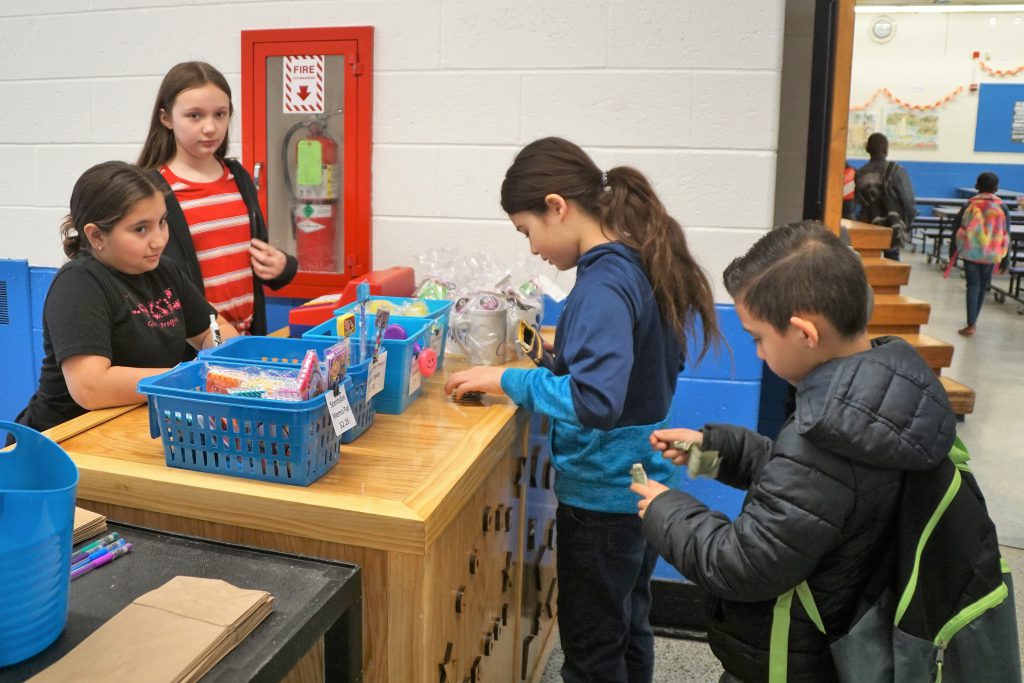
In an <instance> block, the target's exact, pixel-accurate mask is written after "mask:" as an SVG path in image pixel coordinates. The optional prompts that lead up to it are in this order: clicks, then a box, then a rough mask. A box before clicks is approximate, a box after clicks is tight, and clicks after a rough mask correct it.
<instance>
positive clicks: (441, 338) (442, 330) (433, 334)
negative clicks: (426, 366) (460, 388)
mask: <svg viewBox="0 0 1024 683" xmlns="http://www.w3.org/2000/svg"><path fill="white" fill-rule="evenodd" d="M380 299H383V300H384V301H390V302H391V303H393V304H395V305H396V306H404V305H405V304H408V303H410V302H412V301H422V302H423V303H425V304H426V305H427V310H428V311H430V313H429V314H428V315H426V316H424V317H416V316H408V315H392V316H391V318H390V321H391V322H393V323H396V324H400V323H401V322H402V321H403V320H405V321H416V320H425V319H430V320H433V321H434V322H435V326H434V328H433V329H431V330H430V348H432V349H433V350H434V353H436V354H437V369H438V370H440V369H442V368H443V367H444V354H445V350H446V349H447V347H448V319H449V317H451V310H452V302H451V301H446V300H444V299H415V298H410V297H404V296H372V297H370V301H377V300H380ZM346 313H355V314H356V315H358V314H359V303H358V302H354V303H350V304H345V305H344V306H342V307H341V308H338V309H335V311H334V315H335V316H338V317H340V316H342V315H344V314H346ZM367 318H369V321H368V324H370V325H372V324H373V322H372V321H373V316H371V315H369V314H368V315H367ZM303 336H305V334H303Z"/></svg>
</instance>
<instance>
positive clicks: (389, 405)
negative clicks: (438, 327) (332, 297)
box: [302, 318, 433, 415]
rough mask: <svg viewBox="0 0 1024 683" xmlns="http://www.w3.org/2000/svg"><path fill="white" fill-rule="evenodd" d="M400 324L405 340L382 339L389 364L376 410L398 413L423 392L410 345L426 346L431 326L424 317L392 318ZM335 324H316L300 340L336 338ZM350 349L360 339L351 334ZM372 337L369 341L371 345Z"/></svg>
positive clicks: (418, 369)
mask: <svg viewBox="0 0 1024 683" xmlns="http://www.w3.org/2000/svg"><path fill="white" fill-rule="evenodd" d="M392 320H395V321H396V322H395V324H396V325H401V326H402V329H404V330H405V332H406V334H407V335H408V336H407V338H406V339H384V340H383V341H382V342H381V346H382V350H384V351H387V353H388V364H387V368H386V370H385V372H384V389H383V390H381V392H380V393H378V394H377V395H376V396H375V397H374V398H375V399H376V404H375V408H376V409H377V412H378V413H385V414H387V415H401V414H402V411H404V410H405V409H406V408H407V407H408V406H409V404H410V403H412V402H413V401H414V400H416V399H417V398H418V397H419V395H420V394H421V393H422V392H423V377H422V375H421V374H420V367H419V363H418V362H417V360H416V354H415V351H414V349H413V347H414V346H415V345H416V344H419V345H420V346H421V347H424V346H426V342H427V338H428V335H429V333H430V330H431V327H432V325H433V323H432V321H431V320H429V319H427V318H392ZM337 333H338V328H337V323H336V322H335V320H334V319H331V320H328V321H327V322H325V323H321V324H320V325H317V326H316V327H314V328H313V329H311V330H309V331H308V332H306V333H305V334H304V335H303V336H302V338H303V339H319V340H327V341H330V340H335V341H336V340H337V338H338V337H337ZM351 341H352V348H353V349H355V348H356V347H357V346H359V342H360V338H359V336H358V335H352V337H351ZM373 343H374V339H373V338H371V339H370V340H369V344H373ZM355 353H358V352H355Z"/></svg>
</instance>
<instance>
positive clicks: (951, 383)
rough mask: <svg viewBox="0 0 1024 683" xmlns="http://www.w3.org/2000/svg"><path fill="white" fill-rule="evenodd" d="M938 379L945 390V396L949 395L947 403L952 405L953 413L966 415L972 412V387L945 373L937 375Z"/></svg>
mask: <svg viewBox="0 0 1024 683" xmlns="http://www.w3.org/2000/svg"><path fill="white" fill-rule="evenodd" d="M939 381H940V382H942V386H943V388H945V390H946V396H948V397H949V403H950V404H951V405H952V406H953V412H954V413H956V414H957V415H967V414H968V413H973V412H974V389H971V388H970V387H968V386H965V385H963V384H960V382H957V381H956V380H955V379H950V378H949V377H946V376H945V375H943V376H942V377H939Z"/></svg>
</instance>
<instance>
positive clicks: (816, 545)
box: [632, 221, 956, 683]
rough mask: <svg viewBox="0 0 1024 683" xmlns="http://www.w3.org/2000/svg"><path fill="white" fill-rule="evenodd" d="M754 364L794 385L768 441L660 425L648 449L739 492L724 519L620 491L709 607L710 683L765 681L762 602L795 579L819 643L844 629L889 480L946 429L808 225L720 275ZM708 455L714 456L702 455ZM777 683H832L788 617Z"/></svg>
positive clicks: (777, 234) (812, 640)
mask: <svg viewBox="0 0 1024 683" xmlns="http://www.w3.org/2000/svg"><path fill="white" fill-rule="evenodd" d="M724 279H725V286H726V289H727V290H728V291H729V293H730V294H731V295H732V296H733V298H734V300H735V302H736V311H737V313H738V315H739V318H740V320H741V322H742V323H743V327H744V329H745V330H746V331H747V332H749V333H750V334H751V335H752V336H753V337H754V340H755V342H756V344H757V350H758V356H759V357H760V358H762V359H763V360H764V361H765V362H766V363H767V364H768V367H770V368H771V369H772V370H773V371H774V372H775V373H776V374H777V375H779V376H780V377H782V378H783V379H785V380H787V381H788V382H790V383H791V384H793V385H794V386H795V387H796V391H797V394H796V410H795V412H794V414H793V416H792V417H791V418H790V419H789V420H787V422H786V423H785V424H784V425H783V427H782V430H781V432H780V433H779V436H778V438H777V439H776V440H775V441H774V442H773V441H772V440H771V439H768V438H765V437H764V436H761V435H760V434H757V433H755V432H752V431H750V430H747V429H744V428H741V427H736V426H732V425H705V426H704V429H703V432H698V431H694V430H691V429H667V430H660V431H656V432H654V433H653V434H652V435H651V443H652V445H654V447H655V448H656V449H659V450H663V451H664V456H665V457H666V458H671V459H673V461H674V462H676V463H677V464H683V463H686V462H687V461H688V458H689V456H688V453H687V452H684V451H682V450H679V449H677V448H676V446H677V444H676V442H677V441H690V442H693V443H696V444H699V445H700V447H701V449H702V450H703V456H702V458H701V459H702V463H701V469H702V470H703V471H704V472H706V473H708V474H711V475H712V476H715V475H717V478H718V480H719V481H721V482H723V483H725V484H728V485H730V486H734V487H737V488H741V489H746V490H747V495H746V498H745V499H744V501H743V508H742V510H741V512H740V514H739V516H738V517H737V518H736V519H735V520H733V521H730V520H729V519H728V518H727V517H726V516H725V515H723V514H722V513H720V512H716V511H714V510H710V509H708V508H707V507H706V506H705V505H704V504H703V503H701V502H700V501H699V500H697V499H696V498H694V497H693V496H691V495H689V494H687V493H684V492H682V491H677V490H669V489H667V488H666V487H665V486H663V485H661V484H659V483H657V482H653V481H652V482H650V483H649V484H648V485H647V486H643V485H640V484H634V485H633V487H632V488H633V490H634V492H636V493H637V494H639V495H640V496H642V499H641V500H640V501H639V503H638V507H639V509H640V515H641V516H642V517H644V532H645V533H646V535H647V539H648V540H649V541H650V543H651V544H652V545H653V546H654V547H655V548H656V549H657V550H658V552H660V553H661V554H662V555H663V556H664V557H665V558H666V559H668V560H669V561H670V562H671V563H672V564H673V565H675V567H676V568H678V569H679V571H680V572H682V573H683V574H684V575H685V576H686V577H687V578H689V579H691V580H693V581H694V582H696V583H697V584H699V585H700V586H701V587H703V588H704V589H706V590H707V591H708V592H709V593H710V594H711V595H712V597H713V601H712V605H711V611H710V614H709V616H708V642H709V643H710V645H711V648H712V650H713V651H714V653H715V655H716V656H717V657H718V658H719V659H720V660H721V661H722V665H723V666H724V668H725V670H726V673H725V674H724V675H723V677H722V680H724V681H736V680H740V681H744V682H745V683H754V682H756V681H766V680H768V654H769V634H770V631H771V624H772V608H773V607H774V604H775V598H776V597H777V596H779V595H780V594H782V593H784V592H786V591H788V590H789V589H791V588H793V587H794V586H796V585H797V584H799V583H800V582H801V581H803V580H805V579H806V580H807V583H808V585H809V586H810V588H811V591H812V594H813V596H814V599H815V601H816V603H817V605H818V609H819V611H820V612H821V616H822V619H823V620H824V623H825V627H826V631H827V632H828V633H844V632H845V631H846V630H847V628H848V627H849V625H850V621H851V619H852V618H853V616H854V614H853V612H854V609H855V608H856V606H857V601H858V597H859V594H860V593H861V591H862V589H863V588H864V584H865V582H866V580H867V578H868V577H869V576H870V575H871V573H872V571H873V569H874V568H875V566H876V564H877V562H879V561H880V555H881V553H882V551H883V549H884V546H885V541H886V540H887V537H888V534H889V532H890V529H891V525H892V522H893V518H894V514H895V506H896V503H897V500H898V496H899V491H900V485H901V479H902V473H903V472H905V471H913V470H927V469H930V468H932V467H934V466H936V465H937V464H938V463H939V462H941V461H942V460H943V459H944V458H946V457H947V454H948V452H949V449H950V446H951V445H952V444H953V439H954V437H955V434H956V418H955V416H954V414H953V411H952V409H951V408H950V405H949V401H948V399H947V398H946V393H945V391H944V389H943V387H942V385H941V384H940V383H939V381H938V378H937V377H936V376H935V373H934V372H933V371H932V370H931V368H929V367H928V365H927V364H926V363H925V362H924V361H923V360H922V358H921V357H920V356H919V355H918V354H917V352H916V351H915V350H914V349H913V348H912V347H911V346H910V345H908V344H907V343H906V342H904V341H903V340H901V339H899V338H895V337H882V338H879V339H875V340H871V339H870V338H869V337H868V333H867V321H868V313H867V301H868V283H867V278H866V276H865V274H864V269H863V267H862V265H861V262H860V259H859V258H858V257H857V255H856V254H855V253H854V252H852V251H851V250H850V249H849V248H847V247H845V246H843V245H842V243H841V242H840V241H839V239H838V238H837V237H835V236H834V235H833V234H832V233H830V232H828V231H827V230H825V229H824V227H823V226H822V225H821V224H820V223H818V222H815V221H805V222H803V223H797V224H794V225H788V226H783V227H781V228H776V229H775V230H772V231H771V232H769V233H768V234H766V235H765V236H764V237H762V238H761V239H760V240H758V241H757V243H755V244H754V246H753V247H751V249H750V250H749V251H748V252H747V253H746V255H744V256H742V257H740V258H737V259H736V260H734V261H733V262H732V263H731V264H730V265H729V267H728V268H726V270H725V274H724ZM715 452H717V454H718V459H717V461H716V459H715ZM788 661H789V679H788V680H789V681H813V682H815V683H820V682H822V681H832V680H836V674H835V669H834V666H833V663H832V658H831V655H830V654H829V649H828V641H827V640H826V638H825V637H824V636H823V635H822V634H821V633H819V631H818V630H817V628H816V627H815V626H814V625H813V624H812V622H811V621H810V619H808V618H807V616H806V614H805V613H804V612H803V610H802V609H800V608H795V609H794V610H793V622H792V626H791V629H790V636H789V657H788Z"/></svg>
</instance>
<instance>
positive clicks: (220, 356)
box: [199, 337, 377, 444]
mask: <svg viewBox="0 0 1024 683" xmlns="http://www.w3.org/2000/svg"><path fill="white" fill-rule="evenodd" d="M337 341H338V339H337V338H335V339H289V338H286V337H232V338H231V339H229V340H227V341H226V342H224V344H223V345H221V346H215V347H213V348H210V349H203V350H202V351H200V352H199V357H200V358H202V359H203V360H206V361H209V362H215V361H216V362H219V361H221V360H228V361H236V362H239V363H250V364H254V365H268V366H271V367H288V368H295V367H298V366H299V365H301V364H302V359H303V358H305V356H306V351H308V350H309V349H313V350H314V351H316V355H317V357H318V358H319V359H320V362H323V360H324V351H326V350H327V348H328V347H330V346H332V345H333V344H336V343H337ZM351 354H352V355H351V357H350V358H349V366H348V377H349V378H350V379H351V380H352V381H351V385H348V384H346V385H345V394H346V395H347V396H348V403H349V405H350V406H351V407H352V416H353V417H354V418H355V420H356V426H355V427H353V428H352V429H350V430H348V431H347V432H345V433H344V434H342V435H341V443H343V444H346V443H352V442H353V441H355V440H356V438H357V437H359V436H360V435H362V433H363V432H365V431H366V430H367V429H369V428H370V426H371V425H372V424H373V416H374V414H375V412H376V411H375V410H374V403H375V401H376V400H377V397H376V396H374V397H372V398H371V399H370V400H369V401H367V400H366V380H367V377H368V376H369V367H370V364H369V363H368V362H359V358H358V354H359V350H358V349H356V348H355V346H354V345H353V348H352V349H351Z"/></svg>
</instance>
